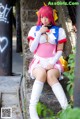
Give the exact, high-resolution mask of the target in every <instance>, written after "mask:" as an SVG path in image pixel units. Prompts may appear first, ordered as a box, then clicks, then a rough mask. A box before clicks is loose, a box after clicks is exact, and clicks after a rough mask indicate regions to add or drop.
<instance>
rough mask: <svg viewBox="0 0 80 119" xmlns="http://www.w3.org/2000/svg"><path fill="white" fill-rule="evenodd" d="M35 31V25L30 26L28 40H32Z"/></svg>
mask: <svg viewBox="0 0 80 119" xmlns="http://www.w3.org/2000/svg"><path fill="white" fill-rule="evenodd" d="M35 31H36V26H33V27H31V29H30V31H29V33H28V37H27V40H28V41H30V40H34V38H35Z"/></svg>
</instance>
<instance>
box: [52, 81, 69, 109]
mask: <svg viewBox="0 0 80 119" xmlns="http://www.w3.org/2000/svg"><path fill="white" fill-rule="evenodd" d="M51 87H52V91H53V92H54V94H55V96H56V98H57V100H58V101H59V103H60V105H61V107H62V109H66V108H67V106H68V101H67V98H66V95H65V93H64V90H63V88H62V86H61V84H60V83H59V82H58V83H55V84H54V85H52V86H51Z"/></svg>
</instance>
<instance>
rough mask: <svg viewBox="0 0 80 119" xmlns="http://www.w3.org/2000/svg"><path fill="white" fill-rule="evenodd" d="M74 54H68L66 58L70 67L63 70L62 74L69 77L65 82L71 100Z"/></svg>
mask: <svg viewBox="0 0 80 119" xmlns="http://www.w3.org/2000/svg"><path fill="white" fill-rule="evenodd" d="M74 58H75V54H70V55H69V59H68V67H69V68H70V70H69V71H67V72H64V75H65V76H66V77H67V78H68V79H69V81H68V83H67V91H68V93H69V95H70V97H71V100H72V101H73V99H72V97H73V86H74V84H73V82H74V67H75V61H74Z"/></svg>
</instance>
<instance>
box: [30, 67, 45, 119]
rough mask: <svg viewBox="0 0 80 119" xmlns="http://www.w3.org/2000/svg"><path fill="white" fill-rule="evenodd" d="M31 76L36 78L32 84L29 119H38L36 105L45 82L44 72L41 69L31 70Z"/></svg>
mask: <svg viewBox="0 0 80 119" xmlns="http://www.w3.org/2000/svg"><path fill="white" fill-rule="evenodd" d="M33 75H34V77H35V78H36V80H35V81H34V84H33V88H32V93H31V99H30V105H29V112H30V118H31V119H39V117H38V114H37V111H36V105H37V103H38V101H39V98H40V95H41V92H42V90H43V86H44V82H45V81H46V71H45V69H43V68H35V69H34V70H33Z"/></svg>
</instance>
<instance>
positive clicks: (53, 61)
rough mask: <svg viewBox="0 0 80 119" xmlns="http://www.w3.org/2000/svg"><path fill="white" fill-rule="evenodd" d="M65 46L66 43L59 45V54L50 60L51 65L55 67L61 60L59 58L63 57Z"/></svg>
mask: <svg viewBox="0 0 80 119" xmlns="http://www.w3.org/2000/svg"><path fill="white" fill-rule="evenodd" d="M63 46H64V43H61V44H58V45H57V52H56V54H55V56H54V57H53V59H51V60H50V64H52V65H54V64H55V63H56V62H57V61H58V60H59V58H60V57H61V56H62V52H63Z"/></svg>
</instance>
